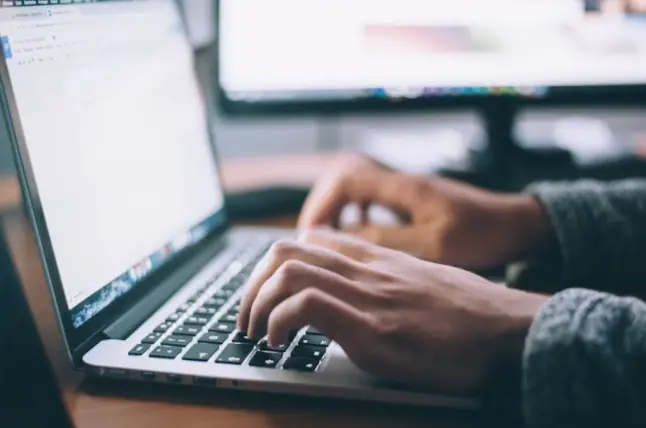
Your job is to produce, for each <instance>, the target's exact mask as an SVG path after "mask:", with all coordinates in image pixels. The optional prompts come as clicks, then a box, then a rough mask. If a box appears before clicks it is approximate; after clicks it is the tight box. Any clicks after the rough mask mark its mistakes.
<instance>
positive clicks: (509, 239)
mask: <svg viewBox="0 0 646 428" xmlns="http://www.w3.org/2000/svg"><path fill="white" fill-rule="evenodd" d="M349 204H357V205H358V206H359V207H360V208H361V209H362V211H363V212H364V213H365V212H366V211H367V208H368V207H369V206H370V205H371V204H379V205H385V206H387V207H389V208H391V209H393V210H395V211H396V212H397V213H399V214H400V216H401V217H402V218H403V224H402V225H399V226H389V227H383V226H378V225H375V224H369V223H368V219H367V218H366V216H365V214H364V215H363V216H362V217H363V218H362V224H361V225H359V226H358V227H352V228H343V227H342V225H340V224H339V222H338V220H339V217H340V214H341V212H342V210H343V209H344V207H346V206H347V205H349ZM323 225H325V226H332V227H336V228H342V229H343V231H344V232H348V233H352V234H355V235H359V236H361V237H363V238H365V239H367V240H368V241H370V242H372V243H374V244H378V245H382V246H385V247H389V248H393V249H397V250H401V251H404V252H407V253H409V254H413V255H415V256H417V257H420V258H422V259H425V260H430V261H435V262H438V263H443V264H449V265H452V266H458V267H462V268H465V269H473V270H476V269H489V268H495V267H499V266H502V265H504V264H507V263H510V262H513V261H517V260H520V259H522V258H523V257H526V256H531V255H533V254H534V253H535V252H538V251H539V250H540V249H542V247H543V246H545V245H546V242H549V240H550V236H551V233H552V232H551V227H550V225H549V222H548V220H547V218H546V216H545V213H544V212H543V208H542V206H541V205H540V203H539V202H538V201H537V200H535V199H534V198H533V197H532V196H528V195H503V194H497V193H492V192H489V191H485V190H481V189H478V188H476V187H472V186H469V185H466V184H462V183H459V182H457V181H453V180H448V179H443V178H439V177H438V178H433V179H428V178H423V177H417V176H412V175H408V174H402V173H399V172H396V171H392V170H390V169H388V168H386V167H384V166H382V165H380V164H378V163H377V162H374V161H372V160H370V159H367V158H365V157H361V156H358V155H355V156H350V157H348V158H345V159H344V161H342V162H341V163H340V164H339V165H338V166H337V167H336V168H334V169H332V170H331V171H330V172H329V173H328V174H326V175H325V176H324V177H323V178H322V179H321V180H320V181H319V182H318V183H317V185H316V186H315V188H314V190H313V191H312V193H311V194H310V196H309V197H308V200H307V201H306V203H305V206H304V208H303V211H302V214H301V218H300V221H299V228H301V229H310V228H316V227H319V226H323Z"/></svg>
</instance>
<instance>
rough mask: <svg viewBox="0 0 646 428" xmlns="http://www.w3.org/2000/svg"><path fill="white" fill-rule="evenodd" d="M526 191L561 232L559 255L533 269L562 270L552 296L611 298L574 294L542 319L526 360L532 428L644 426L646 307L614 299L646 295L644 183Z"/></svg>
mask: <svg viewBox="0 0 646 428" xmlns="http://www.w3.org/2000/svg"><path fill="white" fill-rule="evenodd" d="M528 191H529V192H531V193H532V194H534V195H535V196H536V197H537V198H538V199H539V200H540V201H541V202H542V204H543V206H544V207H545V210H546V212H547V215H548V217H549V219H550V221H551V224H552V226H553V230H554V232H555V237H556V245H555V249H554V254H552V256H553V257H551V258H550V257H545V260H537V261H533V263H535V264H537V265H538V266H539V267H538V268H537V269H535V270H534V271H535V272H541V269H542V268H544V267H545V266H548V265H551V266H552V267H554V266H556V268H554V269H553V272H555V276H554V278H553V279H555V282H554V284H558V285H555V286H554V289H553V290H549V291H558V290H562V289H566V288H568V287H578V286H584V287H587V288H590V289H596V290H606V291H610V292H612V293H613V294H606V293H601V292H598V291H588V290H582V289H575V288H570V289H569V290H565V291H561V292H558V293H557V294H555V295H554V296H553V297H552V298H551V299H550V300H549V301H548V302H547V303H546V304H545V305H544V306H543V308H542V309H541V311H540V313H539V314H538V315H537V317H536V318H535V320H534V323H533V325H532V327H531V329H530V332H529V335H528V337H527V340H526V345H525V355H524V360H523V405H524V414H525V418H526V421H527V426H528V427H529V428H533V427H537V428H538V427H541V428H542V427H565V426H568V427H569V426H582V427H586V428H591V427H609V426H613V427H614V426H617V427H626V428H631V427H646V304H645V303H643V302H642V301H641V300H637V299H635V298H621V297H618V296H617V295H616V294H620V293H622V292H635V291H640V290H642V291H643V290H646V180H629V181H622V182H615V183H610V184H601V183H598V182H593V181H585V182H578V183H569V184H540V185H537V186H533V187H532V188H530V189H528ZM531 265H532V263H528V266H531ZM529 270H530V271H531V269H529ZM529 277H531V275H529ZM538 283H546V281H545V278H544V277H543V278H542V279H539V280H538V281H535V282H534V284H538ZM528 288H534V287H532V286H529V287H528ZM643 294H646V293H643Z"/></svg>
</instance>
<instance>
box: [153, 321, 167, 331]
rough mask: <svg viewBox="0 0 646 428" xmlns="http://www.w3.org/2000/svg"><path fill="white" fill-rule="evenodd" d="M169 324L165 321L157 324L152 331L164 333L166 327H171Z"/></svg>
mask: <svg viewBox="0 0 646 428" xmlns="http://www.w3.org/2000/svg"><path fill="white" fill-rule="evenodd" d="M171 326H172V324H170V323H167V322H165V323H162V324H159V325H158V326H157V327H156V328H155V330H153V331H154V332H155V333H166V332H167V331H168V329H169V328H171Z"/></svg>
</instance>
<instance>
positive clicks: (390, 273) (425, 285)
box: [238, 231, 545, 393]
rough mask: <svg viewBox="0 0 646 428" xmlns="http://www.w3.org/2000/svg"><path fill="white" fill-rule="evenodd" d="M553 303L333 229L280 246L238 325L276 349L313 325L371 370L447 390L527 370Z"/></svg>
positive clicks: (260, 272)
mask: <svg viewBox="0 0 646 428" xmlns="http://www.w3.org/2000/svg"><path fill="white" fill-rule="evenodd" d="M544 300H545V298H544V297H541V296H537V295H532V294H528V293H525V292H523V291H519V290H512V289H508V288H506V287H503V286H499V285H495V284H492V283H490V282H488V281H486V280H484V279H482V278H480V277H478V276H476V275H473V274H471V273H468V272H466V271H463V270H460V269H457V268H452V267H446V266H440V265H437V264H434V263H430V262H425V261H422V260H419V259H416V258H414V257H411V256H408V255H406V254H404V253H401V252H397V251H393V250H389V249H385V248H382V247H378V246H375V245H372V244H370V243H368V242H367V241H364V240H362V239H359V238H356V237H351V236H349V235H343V234H339V233H336V232H332V231H315V232H308V233H305V234H304V235H303V237H302V238H301V240H300V241H299V242H281V243H278V244H276V245H274V246H273V248H272V249H271V250H270V251H269V253H268V254H267V255H266V256H265V258H264V259H263V260H262V261H261V262H260V264H259V265H258V267H257V268H256V270H255V271H254V273H253V274H252V277H251V279H250V282H249V284H248V285H247V293H246V295H245V297H244V298H243V300H242V303H241V310H240V316H239V321H238V328H239V329H240V330H241V331H245V332H247V335H248V336H250V337H254V338H260V337H263V336H264V335H265V334H267V335H268V340H269V342H270V344H272V345H280V344H284V343H287V342H288V338H289V333H290V332H291V331H293V330H297V329H299V328H301V327H304V326H307V325H311V326H314V327H316V328H317V329H319V330H320V331H321V332H323V333H324V334H326V335H327V336H328V337H330V338H331V339H333V340H334V341H336V342H337V343H338V344H339V345H340V346H341V347H342V348H343V349H344V351H345V352H346V354H347V355H348V357H349V358H350V359H351V360H352V361H353V362H354V363H355V364H356V365H357V366H358V367H360V368H361V369H363V370H364V371H366V372H368V373H370V374H372V375H374V376H376V377H378V378H381V379H385V380H390V381H397V382H404V383H406V384H408V385H411V386H416V387H422V388H428V389H432V390H434V391H436V392H446V393H475V392H478V391H479V390H481V389H482V388H484V386H485V384H486V383H487V381H488V378H489V377H490V376H492V372H493V371H494V370H495V367H498V365H499V364H501V362H503V361H504V362H505V363H506V362H507V361H509V362H511V364H512V366H513V365H514V364H515V365H517V366H520V362H521V355H522V351H523V346H524V339H525V336H526V334H527V331H528V329H529V326H530V325H531V322H532V319H533V317H534V315H535V314H536V312H537V311H538V309H539V307H540V306H541V305H542V303H543V302H544Z"/></svg>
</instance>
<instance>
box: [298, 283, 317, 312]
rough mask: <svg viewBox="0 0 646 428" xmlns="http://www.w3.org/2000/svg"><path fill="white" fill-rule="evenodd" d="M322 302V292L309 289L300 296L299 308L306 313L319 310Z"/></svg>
mask: <svg viewBox="0 0 646 428" xmlns="http://www.w3.org/2000/svg"><path fill="white" fill-rule="evenodd" d="M320 302H321V292H320V291H319V290H317V289H315V288H307V289H305V290H303V292H302V293H300V295H299V300H298V307H299V309H300V310H301V311H303V312H304V313H310V312H314V311H316V310H317V308H318V306H319V303H320Z"/></svg>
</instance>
